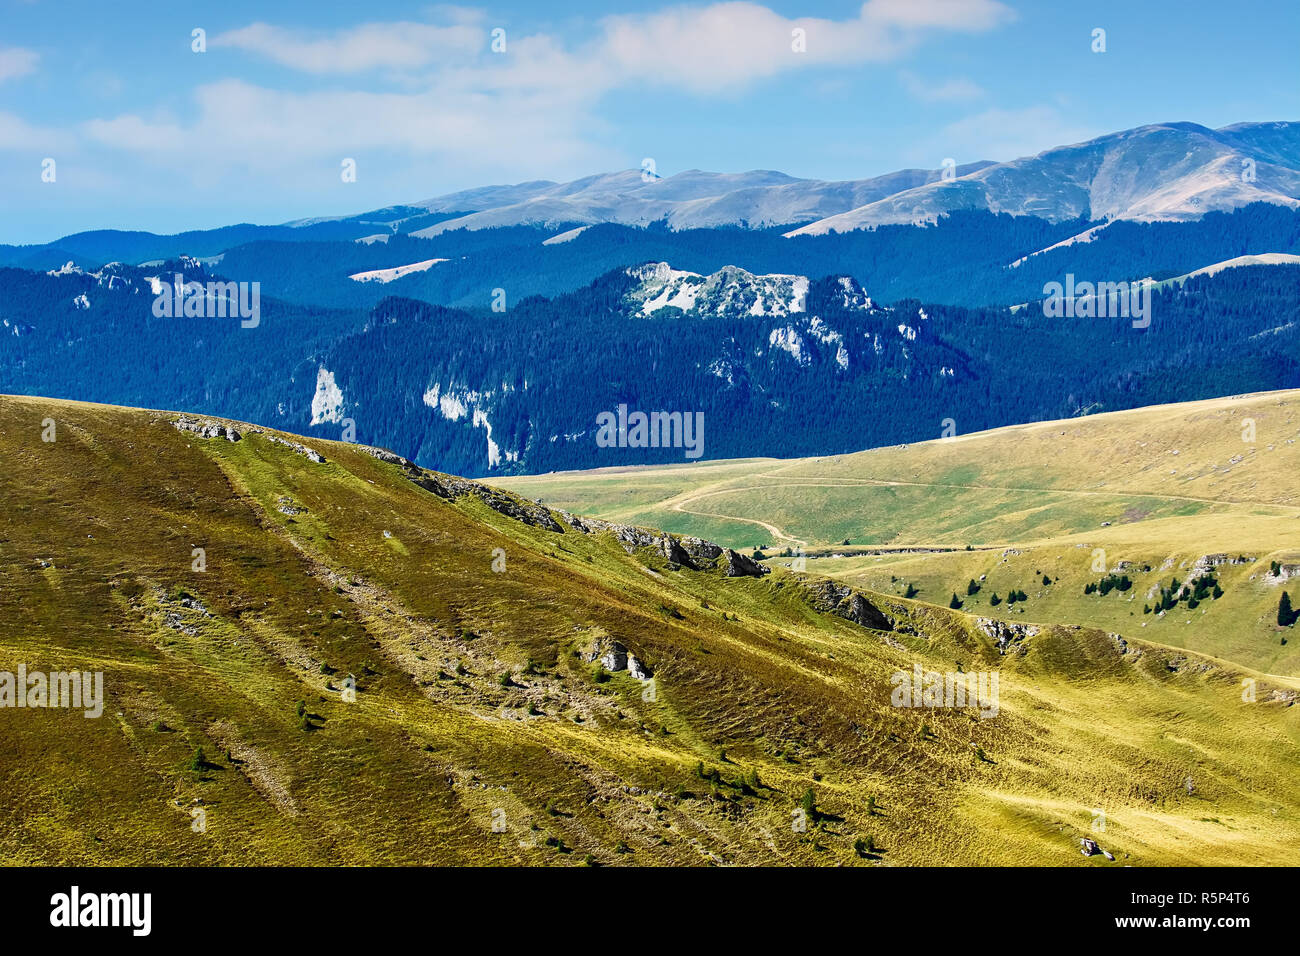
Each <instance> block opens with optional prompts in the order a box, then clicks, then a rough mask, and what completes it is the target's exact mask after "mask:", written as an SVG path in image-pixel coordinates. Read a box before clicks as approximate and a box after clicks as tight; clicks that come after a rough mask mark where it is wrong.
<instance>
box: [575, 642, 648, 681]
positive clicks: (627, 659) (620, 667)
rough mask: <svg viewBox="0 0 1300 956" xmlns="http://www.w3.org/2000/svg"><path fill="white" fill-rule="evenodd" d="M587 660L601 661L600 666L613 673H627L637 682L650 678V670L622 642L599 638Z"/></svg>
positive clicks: (589, 650)
mask: <svg viewBox="0 0 1300 956" xmlns="http://www.w3.org/2000/svg"><path fill="white" fill-rule="evenodd" d="M586 659H587V660H588V661H590V662H594V661H599V662H600V666H601V667H603V668H605V670H607V671H610V672H611V673H618V672H619V671H627V672H628V673H629V674H630V675H631V676H633V677H635V678H636V679H637V680H648V679H649V678H650V673H651V672H650V668H649V667H647V666H646V665H645V664H643V663H642V662H641V661H639V660H638V659H637V657H636V655H635V654H632V653H631V652H630V651H628V649H627V647H626V646H625V645H624V644H623V643H622V642H621V641H616V640H614V639H612V638H608V637H601V638H597V640H596V641H595V643H593V644H592V646H591V647H590V648H589V649H588V651H587V655H586Z"/></svg>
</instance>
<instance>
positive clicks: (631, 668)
mask: <svg viewBox="0 0 1300 956" xmlns="http://www.w3.org/2000/svg"><path fill="white" fill-rule="evenodd" d="M627 672H628V673H629V674H631V675H632V676H633V677H635V678H636V679H637V680H649V679H650V668H648V667H646V666H645V665H644V664H642V663H641V662H640V661H639V660H637V659H636V656H635V655H633V654H629V655H627Z"/></svg>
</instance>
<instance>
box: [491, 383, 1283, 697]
mask: <svg viewBox="0 0 1300 956" xmlns="http://www.w3.org/2000/svg"><path fill="white" fill-rule="evenodd" d="M1298 395H1300V393H1297V392H1294V391H1287V392H1271V393H1266V394H1259V395H1248V396H1241V397H1238V398H1227V399H1216V400H1213V401H1205V402H1194V403H1189V404H1183V405H1165V406H1158V407H1154V408H1145V409H1138V410H1134V411H1125V412H1116V413H1112V414H1106V415H1096V416H1091V417H1087V418H1082V419H1072V420H1069V421H1062V422H1048V423H1042V424H1036V425H1022V426H1016V427H1013V428H1003V429H998V430H996V431H991V432H983V433H980V434H975V435H966V436H957V437H954V438H950V439H943V440H937V441H932V442H926V443H923V444H919V445H910V446H896V447H892V448H882V449H875V450H872V451H868V452H862V453H860V454H854V455H843V456H836V457H827V458H814V459H801V460H797V461H786V462H778V461H772V460H762V461H752V462H719V463H716V464H710V465H707V466H701V467H699V468H689V467H677V468H672V469H669V468H653V469H644V470H625V471H622V472H616V473H609V472H591V473H585V474H582V473H580V474H575V475H554V476H542V477H538V478H528V479H515V480H513V481H510V482H509V484H510V486H511V487H512V488H515V489H516V490H518V491H520V492H522V493H524V494H528V495H535V496H540V497H542V498H543V499H544V500H547V501H548V502H555V503H560V502H562V503H563V504H564V506H566V507H574V508H579V509H582V508H590V509H594V510H595V511H596V512H597V513H600V514H608V515H616V516H618V517H619V519H620V520H636V521H643V522H647V523H657V524H660V525H663V526H666V527H669V528H672V529H674V530H678V531H682V532H695V533H701V532H704V531H708V532H710V533H712V534H714V535H715V536H716V537H717V538H718V539H719V540H722V541H725V542H729V543H734V544H736V545H741V544H744V545H746V546H750V547H753V546H762V547H764V548H767V549H768V550H767V553H768V554H769V555H771V554H782V553H784V552H785V551H786V550H787V549H791V550H792V551H793V550H795V549H799V548H802V549H803V550H804V551H805V552H806V553H807V568H808V570H809V571H812V572H816V573H820V574H827V575H832V576H836V577H840V578H843V579H845V580H847V581H849V582H851V583H854V584H856V585H859V586H863V587H868V588H872V589H876V590H883V591H886V592H893V593H897V594H906V593H907V589H908V587H909V586H910V587H914V588H918V589H919V594H918V596H919V597H920V599H922V600H928V601H934V602H937V603H942V604H948V603H950V601H951V600H952V597H953V595H954V594H956V595H957V597H958V599H960V600H962V601H965V602H966V605H965V607H966V609H967V610H975V611H978V613H981V614H988V615H991V616H995V617H1002V618H1005V619H1007V620H1027V621H1068V622H1077V623H1082V624H1087V625H1091V626H1094V627H1100V628H1105V629H1107V630H1115V631H1119V632H1121V633H1123V634H1124V635H1125V636H1128V637H1135V636H1141V637H1146V638H1149V639H1151V640H1156V641H1159V642H1161V643H1165V644H1170V645H1172V646H1177V647H1186V648H1189V649H1192V650H1196V651H1200V652H1202V653H1206V654H1210V655H1214V656H1218V657H1224V658H1227V659H1229V660H1233V661H1237V662H1239V663H1241V664H1244V665H1247V666H1250V667H1256V668H1260V669H1262V670H1264V671H1266V672H1269V673H1281V674H1300V641H1294V640H1291V635H1292V633H1293V631H1294V630H1295V626H1294V625H1292V626H1288V627H1282V626H1279V624H1278V617H1277V615H1278V605H1279V602H1280V601H1281V595H1282V594H1283V592H1287V593H1288V596H1289V597H1291V598H1292V599H1295V600H1297V601H1300V582H1294V584H1295V586H1294V587H1292V583H1289V582H1290V579H1291V576H1292V575H1295V574H1300V453H1298V452H1297V448H1296V444H1295V442H1296V437H1297V434H1300V416H1298V415H1297V410H1298V399H1297V396H1298ZM916 549H924V551H923V552H922V553H904V554H897V553H894V552H897V551H909V550H911V551H915V550H916ZM931 552H933V553H931ZM775 560H776V561H777V562H778V563H782V564H789V561H788V559H782V558H777V559H775ZM1274 563H1277V564H1278V565H1279V566H1280V567H1281V573H1280V574H1273V573H1272V571H1273V566H1274ZM1198 569H1200V570H1199V571H1198ZM1111 573H1116V574H1127V575H1128V577H1129V579H1130V583H1131V585H1132V586H1131V587H1129V588H1127V589H1126V590H1124V591H1123V592H1112V593H1110V594H1106V595H1102V594H1096V593H1094V594H1085V593H1084V589H1085V587H1087V586H1088V585H1090V584H1095V583H1099V582H1100V580H1101V579H1102V578H1103V577H1104V576H1105V575H1107V574H1111ZM1197 573H1208V574H1211V575H1213V577H1214V580H1216V581H1217V582H1218V583H1219V586H1220V589H1221V590H1222V591H1223V592H1224V593H1223V595H1222V596H1221V597H1220V598H1218V599H1214V600H1212V601H1207V602H1197V603H1196V605H1195V606H1192V607H1190V608H1189V607H1188V605H1187V602H1183V603H1182V604H1181V605H1180V606H1179V607H1177V608H1170V609H1167V610H1166V611H1165V613H1163V614H1162V613H1160V609H1157V608H1154V603H1155V598H1156V596H1157V595H1158V594H1159V593H1160V589H1161V588H1164V587H1171V586H1172V585H1173V582H1174V580H1175V579H1177V580H1178V581H1179V584H1180V587H1181V586H1184V585H1186V584H1187V582H1188V580H1189V576H1191V575H1194V574H1197ZM1045 575H1046V576H1048V577H1049V578H1051V579H1052V580H1053V582H1054V583H1053V584H1051V585H1048V586H1045V585H1043V583H1042V579H1043V577H1044V576H1045ZM972 579H974V580H976V582H977V583H978V584H979V585H980V591H979V592H978V593H977V594H975V595H967V593H966V591H967V590H968V587H969V582H970V581H971V580H972ZM1289 588H1291V589H1292V590H1288V589H1289ZM1012 589H1015V590H1018V591H1022V592H1024V593H1025V595H1026V598H1027V600H1026V601H1024V602H1023V603H1017V604H1015V605H1012V604H1008V603H1005V602H1004V603H1001V604H994V603H992V602H991V599H992V598H993V596H994V595H995V594H996V595H997V596H998V597H999V598H1002V599H1005V598H1006V596H1007V593H1008V591H1009V590H1012ZM1293 592H1294V593H1293ZM968 598H969V600H968ZM1144 608H1147V609H1148V610H1147V612H1146V613H1144Z"/></svg>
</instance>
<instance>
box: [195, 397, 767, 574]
mask: <svg viewBox="0 0 1300 956" xmlns="http://www.w3.org/2000/svg"><path fill="white" fill-rule="evenodd" d="M236 424H237V423H232V422H226V421H221V420H218V419H208V418H204V419H198V418H190V417H188V416H182V417H181V418H178V419H176V420H174V421H173V422H172V425H173V426H174V427H175V428H176V429H177V430H178V431H184V432H191V433H193V434H195V435H198V436H199V437H200V438H224V439H226V440H227V441H232V442H236V441H239V440H240V439H241V438H242V437H243V435H244V434H249V433H256V434H260V435H262V436H263V437H265V438H266V439H268V440H269V441H273V442H276V443H277V444H281V445H285V446H287V447H289V448H291V449H293V450H294V451H295V452H297V453H298V454H300V455H304V456H306V457H307V458H308V459H310V460H311V461H313V462H316V463H317V464H323V463H324V461H325V459H324V458H323V457H322V456H321V455H320V454H319V453H318V452H316V451H314V450H313V449H311V448H308V447H307V446H305V445H302V444H300V443H298V442H294V441H290V440H289V439H286V438H281V437H279V436H278V435H273V434H271V433H270V432H268V431H266V430H265V429H262V428H258V427H257V426H255V425H240V427H239V428H236V427H235V425H236ZM241 428H242V431H241V430H240V429H241ZM356 447H357V448H358V449H360V450H361V451H363V452H365V453H366V454H368V455H370V456H371V457H372V458H376V459H378V460H379V461H382V462H384V463H385V464H389V465H394V466H396V467H397V468H399V469H400V470H401V472H402V475H403V476H404V477H405V478H406V479H407V480H408V481H410V482H411V483H413V484H415V485H418V486H419V487H421V488H423V489H424V490H425V491H429V492H432V493H433V494H435V495H437V496H438V497H439V498H443V499H445V500H447V501H454V500H456V499H458V498H464V497H467V496H473V497H475V498H477V499H478V500H480V501H482V502H483V503H484V504H485V505H487V506H488V507H489V508H491V509H492V510H493V511H496V512H498V513H499V514H503V515H505V516H506V517H507V518H512V519H514V520H515V521H519V522H522V523H524V524H527V525H532V526H533V527H536V528H544V529H545V530H547V531H553V532H555V533H556V534H564V533H565V530H564V528H565V524H567V525H568V526H569V527H571V528H573V529H574V530H575V531H579V532H581V533H582V534H602V533H609V534H612V535H614V537H616V538H617V539H618V540H619V541H620V542H621V543H622V544H623V547H624V549H626V550H627V552H628V553H629V554H631V553H632V552H633V551H635V550H637V549H638V548H652V549H654V550H655V551H657V552H659V553H660V554H662V555H663V556H664V558H665V559H667V560H668V561H669V562H670V563H671V564H673V565H675V566H677V567H685V568H689V569H691V570H693V571H706V570H712V569H714V568H721V570H722V573H723V575H724V576H726V577H729V578H737V577H755V578H757V577H762V576H763V575H765V574H768V573H770V571H771V568H768V567H766V566H765V565H762V564H760V563H758V562H757V561H755V560H753V559H752V558H748V557H746V556H745V555H743V554H741V553H739V552H738V551H733V550H732V549H731V548H724V547H722V546H721V545H718V544H714V543H713V542H712V541H705V540H704V539H703V538H692V537H684V536H680V535H675V534H669V533H667V532H664V531H656V530H653V529H650V528H638V527H635V526H633V525H626V524H615V523H613V522H610V521H602V520H600V519H599V518H585V517H579V516H578V515H573V514H568V513H567V512H563V511H561V512H558V514H559V515H560V517H561V518H563V519H564V524H561V523H560V522H559V521H557V520H556V519H555V514H556V513H555V512H552V511H551V510H550V509H549V508H547V507H546V506H545V505H542V504H539V503H537V502H535V501H529V500H528V499H527V498H521V497H519V496H518V495H515V494H512V493H510V492H508V491H501V490H499V489H497V488H493V487H490V486H489V485H485V484H482V483H480V482H477V481H470V480H469V479H468V478H458V477H456V476H454V475H444V474H442V473H440V472H436V471H429V470H427V469H425V468H421V467H420V466H419V465H417V464H416V463H415V462H413V461H411V460H410V459H409V458H404V457H403V456H401V455H398V454H396V453H395V452H391V451H389V450H388V449H386V448H379V447H376V446H374V445H358V446H356Z"/></svg>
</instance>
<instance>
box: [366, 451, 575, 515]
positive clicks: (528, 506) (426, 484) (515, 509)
mask: <svg viewBox="0 0 1300 956" xmlns="http://www.w3.org/2000/svg"><path fill="white" fill-rule="evenodd" d="M357 447H358V448H360V449H361V450H362V451H364V452H365V453H366V454H368V455H370V456H371V457H373V458H377V459H379V460H380V461H382V462H384V463H386V464H389V465H396V466H397V467H398V468H400V469H401V470H402V474H403V475H405V476H406V478H407V480H408V481H410V482H412V483H414V484H416V485H419V486H420V487H421V488H423V489H424V490H425V491H431V492H433V493H434V494H435V495H437V496H438V497H439V498H445V499H447V500H448V501H453V500H455V499H457V498H463V497H465V496H467V495H472V496H474V497H475V498H478V499H479V500H480V501H482V502H483V503H484V504H485V505H487V506H488V507H489V508H491V509H492V510H493V511H496V512H498V513H499V514H503V515H505V516H506V517H507V518H513V519H514V520H515V521H520V522H522V523H524V524H527V525H532V526H533V527H535V528H545V529H546V530H547V531H554V532H556V533H557V534H564V528H563V527H561V525H560V523H559V522H557V521H556V520H555V517H554V516H553V515H552V514H551V511H550V509H549V508H546V507H545V506H543V505H539V504H537V502H535V501H529V500H528V499H526V498H520V497H519V496H518V495H512V494H510V493H509V492H506V491H499V490H497V489H496V488H490V487H488V486H487V485H484V484H480V483H479V482H477V481H470V480H469V479H468V478H457V477H455V476H453V475H444V474H442V473H440V472H436V471H428V470H426V469H424V468H421V467H420V466H419V465H417V464H416V463H415V462H413V461H411V460H410V459H409V458H403V457H402V456H401V455H398V454H395V453H394V452H391V451H389V450H388V449H387V448H377V447H375V446H374V445H358V446H357Z"/></svg>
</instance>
